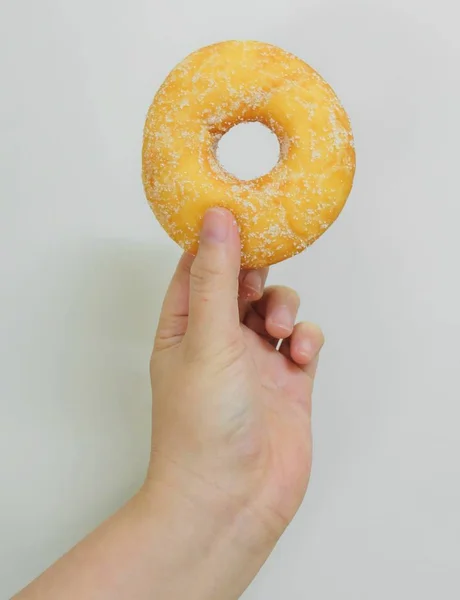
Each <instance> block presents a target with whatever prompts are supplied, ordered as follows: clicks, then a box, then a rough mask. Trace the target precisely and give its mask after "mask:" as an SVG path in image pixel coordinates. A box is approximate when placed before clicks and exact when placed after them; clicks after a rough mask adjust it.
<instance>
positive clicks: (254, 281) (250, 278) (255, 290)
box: [243, 271, 264, 296]
mask: <svg viewBox="0 0 460 600" xmlns="http://www.w3.org/2000/svg"><path fill="white" fill-rule="evenodd" d="M263 285H264V284H263V281H262V277H261V275H260V273H259V272H258V271H249V273H247V274H246V276H245V278H244V279H243V287H244V291H245V292H246V293H247V294H249V295H250V296H261V295H262V292H263V289H262V288H263Z"/></svg>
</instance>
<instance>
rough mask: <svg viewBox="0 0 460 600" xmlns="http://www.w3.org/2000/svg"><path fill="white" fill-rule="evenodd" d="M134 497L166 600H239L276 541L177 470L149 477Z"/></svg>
mask: <svg viewBox="0 0 460 600" xmlns="http://www.w3.org/2000/svg"><path fill="white" fill-rule="evenodd" d="M139 495H140V497H141V498H142V502H143V504H144V506H145V514H146V515H147V520H148V522H149V526H150V527H151V532H152V540H154V543H155V545H157V544H160V545H161V561H162V567H161V576H162V577H164V578H165V579H167V580H168V579H169V580H171V581H174V585H176V586H177V588H174V593H173V592H171V597H176V596H175V595H174V594H177V597H179V595H180V594H182V595H186V596H187V598H189V600H194V599H195V598H196V599H197V600H198V599H199V600H206V599H207V598H210V599H211V598H212V599H214V598H216V597H218V598H219V599H221V600H227V598H228V600H233V599H234V598H235V599H236V598H239V596H240V595H241V594H242V593H243V591H244V590H245V589H246V587H247V586H248V585H249V583H250V582H251V581H252V579H253V578H254V577H255V575H256V574H257V572H258V571H259V569H260V567H261V566H262V565H263V563H264V562H265V560H266V559H267V558H268V556H269V554H270V552H271V551H272V549H273V547H274V545H275V543H276V541H277V538H278V537H279V536H278V535H277V534H275V533H274V532H272V531H270V529H269V528H268V527H267V525H266V524H265V522H263V519H262V518H261V517H260V516H259V515H258V514H257V513H256V511H255V510H254V509H253V507H252V506H251V505H249V504H248V503H247V502H242V501H241V499H239V498H238V497H234V496H232V495H231V494H228V493H226V492H224V491H223V490H221V489H219V488H217V487H216V486H214V485H211V484H208V483H206V482H204V481H202V480H201V479H200V478H198V479H197V478H196V477H195V476H193V475H190V474H187V476H184V474H183V473H181V472H180V470H179V469H178V468H176V467H172V466H168V468H167V470H166V471H162V472H161V475H160V473H159V472H158V471H156V473H155V477H153V476H152V475H150V476H149V477H148V478H147V480H146V482H145V484H144V486H143V488H142V490H141V491H140V492H139ZM178 572H179V573H180V574H181V575H180V577H178V576H177V573H178Z"/></svg>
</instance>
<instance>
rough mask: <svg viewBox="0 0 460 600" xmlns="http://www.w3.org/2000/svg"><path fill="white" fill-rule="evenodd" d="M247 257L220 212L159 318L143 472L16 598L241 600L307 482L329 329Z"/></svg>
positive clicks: (207, 223) (183, 264)
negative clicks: (115, 507) (148, 451)
mask: <svg viewBox="0 0 460 600" xmlns="http://www.w3.org/2000/svg"><path fill="white" fill-rule="evenodd" d="M239 257H240V242H239V237H238V230H237V227H236V225H235V223H234V221H233V218H232V216H231V215H230V213H228V212H225V211H222V210H220V209H214V210H211V211H209V212H208V213H207V214H206V216H205V220H204V226H203V231H202V236H201V243H200V247H199V251H198V255H197V257H196V258H195V259H194V260H193V258H192V257H190V256H187V255H185V256H184V257H183V258H182V260H181V261H180V264H179V267H178V269H177V272H176V274H175V276H174V278H173V280H172V283H171V286H170V289H169V291H168V294H167V296H166V299H165V303H164V307H163V311H162V315H161V318H160V323H159V326H158V332H157V336H156V340H155V347H154V351H153V355H152V360H151V376H152V388H153V401H154V402H153V443H152V456H151V461H150V468H149V473H148V476H147V479H146V482H145V485H144V486H143V487H142V489H141V490H140V491H139V492H138V493H137V494H136V495H135V496H134V497H133V498H132V499H131V500H130V501H129V502H128V503H127V504H126V505H125V506H124V507H122V508H121V509H120V510H119V511H118V512H117V513H116V514H115V515H113V516H112V517H111V518H110V519H108V520H107V521H106V522H105V523H103V524H102V525H101V526H100V527H98V528H97V529H96V530H95V531H94V532H93V533H92V534H91V535H89V536H88V537H87V538H85V539H84V540H83V541H82V542H80V543H79V544H77V546H75V548H73V549H72V550H71V551H70V552H69V553H68V554H66V555H65V556H64V557H63V558H61V559H60V560H59V561H58V562H57V563H55V564H54V565H53V566H52V567H50V568H49V569H48V570H47V571H45V573H43V575H41V576H40V577H39V578H38V579H36V580H35V581H34V582H32V583H31V584H30V585H29V586H28V587H27V588H25V589H24V590H23V591H22V592H20V593H19V594H18V595H17V596H16V597H15V598H17V600H40V599H41V598H47V600H58V599H60V598H66V600H77V599H80V598H88V599H89V598H90V599H91V600H125V599H126V598H130V599H131V600H147V599H150V598H158V599H160V598H161V600H176V599H177V598H187V599H188V600H215V599H216V598H218V599H219V600H236V599H237V598H238V597H239V596H240V594H241V593H242V592H243V591H244V590H245V589H246V587H247V586H248V585H249V583H250V582H251V581H252V579H253V578H254V576H255V575H256V574H257V571H258V570H259V568H260V567H261V565H262V564H263V562H264V561H265V559H266V558H267V557H268V555H269V554H270V552H271V550H272V549H273V546H274V545H275V543H276V541H277V539H278V537H279V536H280V535H281V533H282V532H283V530H284V528H285V527H286V525H287V524H288V523H289V521H290V520H291V519H292V517H293V516H294V513H295V512H296V510H297V508H298V507H299V504H300V502H301V500H302V498H303V495H304V493H305V490H306V487H307V484H308V479H309V474H310V466H311V431H310V417H311V392H312V387H313V380H314V377H315V371H316V366H317V361H318V354H319V351H320V348H321V346H322V343H323V337H322V334H321V332H320V331H319V329H317V328H316V327H314V326H313V325H309V324H307V323H300V324H297V325H295V324H294V323H295V319H296V313H297V309H298V306H299V299H298V297H297V294H296V293H295V292H294V291H292V290H290V289H287V288H280V287H273V288H268V289H267V290H265V293H263V287H264V284H265V278H266V276H267V272H266V271H250V272H246V273H240V265H239ZM280 338H283V339H284V341H283V342H282V344H281V347H280V351H277V349H276V348H277V346H278V341H279V339H280Z"/></svg>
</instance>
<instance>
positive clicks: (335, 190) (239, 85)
mask: <svg viewBox="0 0 460 600" xmlns="http://www.w3.org/2000/svg"><path fill="white" fill-rule="evenodd" d="M249 121H259V122H260V123H263V124H264V125H266V126H267V127H269V128H270V129H271V130H272V131H273V132H274V133H275V134H276V135H277V137H278V139H279V142H280V158H279V162H278V164H277V165H276V166H275V167H274V168H273V170H272V171H271V172H270V173H268V174H266V175H264V176H262V177H259V178H258V179H254V180H251V181H241V180H239V179H238V178H236V177H234V176H233V175H231V174H230V173H228V172H227V171H225V170H224V169H223V167H222V166H221V165H220V163H219V162H218V160H217V158H216V148H217V144H218V142H219V140H220V138H221V137H222V136H223V135H224V134H225V133H226V132H227V131H228V130H229V129H231V128H232V127H233V126H235V125H237V124H239V123H243V122H249ZM142 154H143V156H142V158H143V169H142V172H143V182H144V188H145V193H146V196H147V199H148V201H149V203H150V205H151V207H152V209H153V211H154V213H155V215H156V217H157V218H158V220H159V222H160V224H161V225H162V226H163V227H164V229H165V230H166V231H167V233H168V234H169V235H170V236H171V237H172V238H173V239H174V240H175V241H176V242H177V243H178V244H180V245H181V246H182V248H184V249H185V250H188V251H190V252H193V253H195V252H196V250H197V244H198V237H199V230H200V226H201V220H202V218H203V214H204V213H205V211H206V209H208V208H210V207H212V206H222V207H225V208H228V209H229V210H231V211H232V212H233V214H234V215H235V218H236V220H237V222H238V225H239V228H240V233H241V242H242V265H243V267H246V268H256V267H262V266H267V265H271V264H274V263H277V262H279V261H281V260H284V259H286V258H289V257H290V256H293V255H294V254H297V253H299V252H301V251H302V250H304V249H305V248H306V247H307V246H309V245H310V244H312V243H313V242H314V241H315V240H316V239H317V238H318V237H319V236H320V235H322V234H323V233H324V231H326V229H328V227H329V226H330V225H331V224H332V223H333V222H334V221H335V219H336V218H337V217H338V215H339V214H340V212H341V210H342V208H343V206H344V204H345V202H346V200H347V198H348V195H349V193H350V191H351V188H352V184H353V177H354V173H355V152H354V144H353V136H352V132H351V127H350V122H349V120H348V116H347V114H346V112H345V110H344V109H343V107H342V105H341V104H340V102H339V100H338V98H337V96H336V95H335V93H334V92H333V90H332V89H331V88H330V86H329V85H328V84H327V83H326V82H325V81H324V80H323V79H322V77H321V76H320V75H318V73H317V72H316V71H314V70H313V69H312V68H311V67H309V66H308V65H307V64H306V63H304V62H303V61H302V60H300V59H299V58H297V57H295V56H294V55H292V54H289V53H288V52H285V51H284V50H281V49H280V48H277V47H276V46H271V45H269V44H264V43H260V42H251V41H249V42H239V41H230V42H222V43H220V44H215V45H212V46H208V47H206V48H202V49H201V50H198V51H197V52H194V53H193V54H191V55H190V56H188V57H187V58H186V59H185V60H184V61H183V62H182V63H180V64H179V65H178V66H177V67H176V68H175V69H174V70H173V71H172V72H171V73H170V75H169V76H168V77H167V79H166V80H165V82H164V83H163V85H162V86H161V88H160V90H159V91H158V93H157V95H156V97H155V99H154V101H153V103H152V105H151V107H150V109H149V112H148V116H147V120H146V124H145V130H144V143H143V153H142Z"/></svg>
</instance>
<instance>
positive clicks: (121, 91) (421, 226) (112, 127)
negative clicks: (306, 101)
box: [0, 0, 460, 600]
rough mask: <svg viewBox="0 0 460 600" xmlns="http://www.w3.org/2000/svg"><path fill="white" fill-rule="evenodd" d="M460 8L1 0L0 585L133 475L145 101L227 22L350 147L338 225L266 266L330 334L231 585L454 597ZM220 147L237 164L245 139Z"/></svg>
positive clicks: (139, 383) (36, 564) (295, 598)
mask: <svg viewBox="0 0 460 600" xmlns="http://www.w3.org/2000/svg"><path fill="white" fill-rule="evenodd" d="M459 10H460V9H459V8H458V2H456V0H450V1H449V0H436V2H433V1H432V0H430V1H429V2H428V1H425V0H394V1H392V0H374V1H372V0H361V1H359V0H354V1H351V2H345V1H343V0H316V1H314V0H311V1H308V0H297V1H296V0H271V1H269V0H232V1H231V2H228V3H227V4H224V3H222V2H217V1H214V0H195V1H193V2H192V1H189V0H184V1H183V2H180V1H179V0H148V1H147V0H130V1H129V2H127V1H121V0H117V1H115V0H110V1H109V0H105V1H103V0H99V1H98V0H91V1H90V0H80V1H79V2H63V1H58V0H42V1H40V2H37V1H36V0H10V1H8V0H6V1H5V0H2V2H1V12H0V40H1V45H2V48H1V53H0V71H1V79H0V88H1V92H0V103H1V111H0V125H1V134H0V152H1V155H0V170H1V177H0V203H1V217H0V244H1V248H0V263H1V264H0V266H1V280H0V285H1V296H0V328H1V341H0V365H1V378H0V476H1V477H0V486H1V488H0V597H1V598H2V599H3V598H7V597H9V595H11V594H12V593H13V592H15V591H16V590H17V589H19V588H20V587H21V586H23V585H25V584H26V583H27V582H28V581H29V580H30V579H32V578H33V577H34V576H36V575H37V574H38V573H39V572H40V571H41V570H43V569H44V568H45V567H47V566H48V565H49V564H50V563H51V562H52V561H54V560H55V559H56V558H57V557H58V556H60V555H61V554H62V553H63V552H64V551H66V550H67V549H68V548H69V547H70V546H71V545H73V544H74V543H75V542H77V541H78V540H79V539H80V538H81V537H82V536H83V535H84V534H86V533H87V532H88V531H90V530H91V529H92V528H93V527H95V526H96V525H97V524H98V523H99V522H100V521H101V520H102V519H103V518H104V517H105V516H107V515H108V514H109V513H111V512H112V511H113V510H115V509H116V508H117V507H118V506H119V505H120V504H121V503H122V502H123V501H124V500H125V499H127V498H128V497H129V496H130V494H132V493H133V492H134V490H136V489H137V486H138V485H139V484H140V482H141V481H142V477H143V475H144V472H145V468H146V464H147V457H148V449H149V433H150V390H149V381H148V372H147V365H148V359H149V353H150V346H151V341H152V336H153V332H154V329H155V324H156V319H157V317H158V310H159V305H160V302H161V300H162V296H163V293H164V289H165V286H166V283H167V281H168V279H169V277H170V274H171V271H172V269H173V267H174V264H175V262H176V260H177V257H178V255H179V252H178V250H177V249H176V247H175V246H174V244H173V243H172V242H170V241H169V239H168V238H167V236H166V235H165V234H164V233H163V231H162V230H161V229H160V228H159V226H158V225H157V223H156V222H155V220H154V218H153V216H152V214H151V212H150V209H149V208H148V206H147V205H146V203H145V200H144V196H143V190H142V187H141V180H140V147H141V138H142V127H143V123H144V116H145V113H146V110H147V108H148V105H149V104H150V102H151V100H152V98H153V95H154V93H155V91H156V89H157V87H158V86H159V85H160V83H161V82H162V80H163V78H164V77H165V76H166V74H167V73H168V71H169V70H170V69H171V68H172V67H173V66H174V65H175V64H176V63H177V62H178V61H180V60H181V59H182V58H183V57H184V56H185V55H187V54H188V53H189V52H191V51H193V50H195V49H197V48H198V47H200V46H202V45H204V44H207V43H210V42H214V41H220V40H223V39H228V38H242V39H246V38H253V39H254V38H255V39H259V40H262V41H267V42H272V43H275V44H278V45H280V46H282V47H284V48H286V49H288V50H291V51H293V52H294V53H296V54H298V55H299V56H301V57H302V58H304V59H305V60H306V61H307V62H309V63H310V64H312V65H313V66H314V67H316V68H317V69H318V70H319V71H320V73H322V75H323V76H324V77H325V78H326V79H327V80H328V81H329V82H330V83H331V84H332V85H333V87H334V88H335V89H336V91H337V92H338V94H339V96H340V97H341V98H342V101H343V103H344V104H345V106H346V108H347V110H348V111H349V113H350V116H351V119H352V122H353V125H354V131H355V136H356V145H357V156H358V171H357V177H356V185H355V188H354V191H353V193H352V196H351V197H350V200H349V203H348V205H347V207H346V209H345V211H344V213H343V215H342V217H341V218H340V219H339V221H338V222H337V223H336V224H335V225H334V227H333V228H332V229H331V230H330V231H329V232H328V233H327V234H326V235H325V236H324V237H323V238H322V239H321V240H320V241H319V242H318V243H317V244H315V246H314V247H313V248H312V249H311V250H309V251H307V252H306V253H305V254H303V255H302V256H300V257H298V258H296V259H292V260H290V261H288V262H286V263H284V264H281V265H279V266H277V267H276V268H274V269H273V271H272V276H271V281H272V282H282V283H284V284H287V285H292V286H295V287H297V288H298V289H299V291H300V293H301V296H302V300H303V308H302V315H301V316H302V318H308V319H310V320H314V321H317V322H319V323H320V324H321V325H322V326H323V327H324V330H325V332H326V336H327V339H328V342H327V346H326V349H325V352H324V357H323V363H322V368H321V371H320V374H319V382H318V387H317V393H316V397H315V420H314V425H315V441H316V450H315V465H314V472H313V477H312V481H311V486H310V490H309V493H308V496H307V499H306V501H305V504H304V506H303V507H302V509H301V511H300V513H299V514H298V516H297V518H296V519H295V522H294V523H293V525H292V527H291V528H290V529H289V530H288V532H287V534H286V535H285V537H284V538H283V540H282V541H281V543H280V544H279V546H278V548H277V549H276V551H275V552H274V554H273V556H272V558H271V559H270V560H269V562H268V564H267V566H266V568H265V569H264V570H263V571H262V572H261V574H260V575H259V577H258V578H257V580H256V581H255V583H254V584H253V586H252V587H251V588H250V589H249V591H248V592H247V595H245V599H247V600H251V599H252V600H255V599H259V598H264V599H265V600H277V599H280V598H283V599H284V598H286V600H305V599H306V598H311V599H312V600H313V599H314V600H326V599H327V600H335V599H339V598H340V599H341V600H361V599H362V600H369V599H372V600H386V599H387V598H392V599H396V600H400V599H401V600H403V599H404V600H406V599H409V600H411V599H415V598H416V599H417V600H432V599H438V598H439V599H440V598H442V599H451V598H452V599H453V598H459V597H460V580H459V569H460V510H459V507H460V477H459V476H460V473H459V471H460V469H459V458H460V434H459V421H460V391H459V382H458V378H459V359H460V351H459V339H460V283H459V258H460V237H459V233H458V221H459V219H460V194H459V182H460V179H459V178H460V167H459V160H460V124H459V123H460V121H459V108H460V67H459V65H460V37H459V34H458V17H459V14H458V12H459ZM237 141H238V140H237V139H236V137H235V141H234V143H233V151H230V154H232V152H233V160H234V161H235V160H236V161H237V165H239V167H238V168H240V169H243V168H244V167H247V165H248V164H252V163H251V161H253V160H255V158H256V157H257V156H258V154H259V153H260V152H261V148H260V147H259V148H258V147H257V143H256V142H257V140H256V139H254V140H253V141H254V143H255V147H254V145H253V146H252V147H251V145H250V144H248V143H246V144H245V145H244V146H241V145H238V144H237ZM259 144H260V139H259ZM227 154H229V153H228V152H227Z"/></svg>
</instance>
